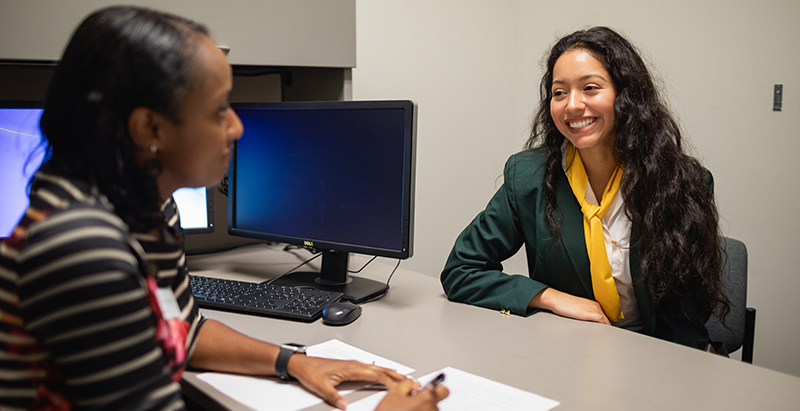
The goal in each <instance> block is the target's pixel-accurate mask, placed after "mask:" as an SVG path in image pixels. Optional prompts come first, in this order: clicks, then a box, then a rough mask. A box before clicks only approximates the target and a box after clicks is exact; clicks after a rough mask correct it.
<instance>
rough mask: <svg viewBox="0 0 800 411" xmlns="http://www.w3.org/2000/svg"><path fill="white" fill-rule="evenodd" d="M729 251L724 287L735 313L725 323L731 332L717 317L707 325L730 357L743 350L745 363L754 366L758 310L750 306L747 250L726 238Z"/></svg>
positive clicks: (710, 332) (724, 245)
mask: <svg viewBox="0 0 800 411" xmlns="http://www.w3.org/2000/svg"><path fill="white" fill-rule="evenodd" d="M721 240H722V246H723V248H724V249H725V254H723V256H722V257H723V259H724V263H725V266H724V267H723V269H722V284H723V287H724V289H725V293H726V294H727V296H728V299H729V300H730V301H731V311H730V313H729V314H728V317H727V318H726V319H725V324H726V325H727V328H726V327H725V326H724V325H722V322H721V321H720V320H719V318H718V317H717V316H716V315H712V316H711V318H709V320H708V322H706V328H707V329H708V334H709V336H710V337H711V341H714V342H721V343H723V344H725V348H726V349H727V350H728V353H732V352H734V351H736V350H738V349H739V348H740V347H741V348H742V361H744V362H747V363H751V364H752V363H753V339H754V337H755V329H756V309H755V308H752V307H748V306H747V247H745V245H744V243H743V242H741V241H739V240H735V239H733V238H728V237H722V238H721Z"/></svg>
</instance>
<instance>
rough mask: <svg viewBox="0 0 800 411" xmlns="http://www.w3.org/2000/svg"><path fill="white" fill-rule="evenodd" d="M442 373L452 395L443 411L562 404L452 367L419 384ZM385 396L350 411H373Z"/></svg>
mask: <svg viewBox="0 0 800 411" xmlns="http://www.w3.org/2000/svg"><path fill="white" fill-rule="evenodd" d="M440 372H443V373H444V374H445V379H444V382H443V383H442V385H444V386H445V387H447V389H448V390H450V395H449V396H448V397H447V398H445V399H444V400H442V401H441V402H439V410H440V411H473V410H475V411H519V410H531V411H547V410H551V409H553V408H555V407H556V406H558V405H559V404H560V403H559V402H558V401H554V400H551V399H549V398H545V397H542V396H540V395H536V394H533V393H530V392H527V391H523V390H520V389H517V388H514V387H509V386H508V385H505V384H501V383H499V382H497V381H492V380H489V379H486V378H483V377H479V376H477V375H474V374H470V373H468V372H465V371H461V370H458V369H455V368H452V367H447V368H444V369H442V370H440V371H436V372H433V373H430V374H428V375H426V376H424V377H422V378H420V379H419V382H420V384H423V385H424V384H427V383H428V382H429V381H430V380H432V379H433V378H434V377H435V376H436V375H438V374H439V373H440ZM384 396H386V393H385V392H381V393H378V394H374V395H371V396H369V397H366V398H364V399H362V400H359V401H356V402H354V403H352V404H350V405H348V406H347V410H348V411H372V410H374V409H375V407H377V406H378V403H380V402H381V400H382V399H383V397H384Z"/></svg>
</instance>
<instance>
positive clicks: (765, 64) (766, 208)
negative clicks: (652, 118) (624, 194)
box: [352, 0, 800, 376]
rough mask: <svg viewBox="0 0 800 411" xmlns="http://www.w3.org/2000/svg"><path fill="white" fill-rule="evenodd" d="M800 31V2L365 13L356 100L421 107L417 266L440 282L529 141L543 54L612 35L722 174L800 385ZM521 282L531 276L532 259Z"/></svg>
mask: <svg viewBox="0 0 800 411" xmlns="http://www.w3.org/2000/svg"><path fill="white" fill-rule="evenodd" d="M564 4H569V7H565V6H564ZM797 21H800V2H797V1H796V0H783V1H780V0H765V1H763V2H750V1H740V0H737V1H721V0H715V1H705V2H703V1H700V2H698V1H690V0H674V1H669V2H641V1H627V0H610V1H606V2H596V1H586V0H575V1H571V2H569V3H564V2H553V1H531V0H469V1H465V0H381V1H378V0H358V1H357V2H356V26H357V30H356V42H357V68H356V69H354V70H353V80H352V84H353V98H354V99H395V98H398V99H400V98H402V99H412V100H414V101H416V102H417V103H418V105H419V123H418V142H419V144H418V152H417V203H416V236H415V256H414V257H413V258H412V259H411V260H409V261H407V262H404V263H403V266H404V267H406V268H409V269H413V270H415V271H420V272H423V273H426V274H429V275H431V276H438V274H439V271H440V270H441V267H442V265H443V264H444V261H445V259H446V257H447V254H448V252H449V250H450V247H451V246H452V243H453V240H454V239H455V237H456V236H457V235H458V233H459V232H460V231H461V229H463V227H464V226H466V224H467V223H468V222H469V221H470V220H471V219H472V218H473V217H474V216H475V215H476V214H477V213H478V212H479V211H480V210H482V209H483V207H484V206H485V204H486V202H487V201H488V200H489V198H490V197H491V195H492V194H493V193H494V191H495V190H496V189H497V187H499V185H500V184H502V178H501V177H500V176H501V174H502V167H503V164H504V162H505V160H506V158H507V157H508V156H509V155H510V154H512V153H514V152H515V151H518V150H519V149H520V148H521V146H522V144H523V143H524V141H525V139H526V136H527V131H528V125H529V120H530V113H531V112H532V111H533V110H534V108H535V106H536V101H537V98H538V90H537V85H538V80H539V78H540V76H541V67H540V64H539V63H540V60H541V57H542V55H543V53H544V52H545V51H546V50H547V49H548V48H549V47H550V46H551V45H552V43H553V42H554V40H555V39H556V38H557V37H558V36H560V35H563V34H566V33H569V32H571V31H573V30H575V29H579V28H585V27H587V26H591V25H608V26H611V27H613V28H615V29H617V30H618V31H620V32H622V33H624V34H625V35H627V36H628V37H629V38H630V39H631V40H632V41H633V42H634V43H635V44H636V45H637V46H638V47H640V49H641V51H642V52H643V54H644V56H645V57H646V59H647V60H648V61H649V62H650V63H651V65H652V68H653V69H654V71H655V72H656V73H657V75H658V76H660V77H661V79H662V80H663V82H664V87H665V91H666V95H667V97H668V99H669V102H670V104H671V106H672V108H673V110H674V111H675V112H676V114H677V115H678V117H679V118H680V120H681V122H682V125H683V128H684V131H685V134H686V136H687V137H688V140H689V141H690V144H691V145H692V146H693V148H694V150H693V152H694V153H695V154H696V155H697V156H698V157H699V158H700V159H701V160H702V161H703V162H704V164H705V165H706V166H707V167H708V168H709V169H711V171H712V172H713V173H714V175H715V178H716V194H717V200H718V203H719V206H720V211H721V215H722V222H721V223H722V229H723V231H724V233H725V234H726V235H728V236H731V237H734V238H738V239H740V240H742V241H744V242H745V244H747V246H748V249H749V253H750V285H749V305H751V306H754V307H756V308H757V309H758V319H757V329H756V347H755V355H754V358H755V364H756V365H760V366H764V367H767V368H771V369H774V370H778V371H781V372H786V373H790V374H794V375H798V376H800V353H799V352H798V350H797V349H796V347H797V346H798V341H800V297H798V295H797V292H798V291H800V268H798V263H797V262H796V261H795V258H796V255H798V254H800V251H798V246H800V213H797V212H795V209H796V208H797V206H798V204H800V183H798V178H797V176H798V175H800V162H798V161H796V160H795V158H796V156H797V153H798V151H800V140H798V138H797V136H798V132H797V131H796V130H791V129H790V119H791V120H795V121H796V120H797V119H798V106H799V105H800V98H798V96H800V80H799V79H798V77H799V76H798V69H797V67H800V43H798V41H799V40H800V25H798V24H797ZM776 83H780V84H783V85H784V109H783V111H782V112H773V111H772V88H773V85H774V84H776ZM506 268H507V271H509V272H514V273H524V272H525V265H524V259H520V258H515V259H514V261H512V262H511V263H510V264H507V265H506Z"/></svg>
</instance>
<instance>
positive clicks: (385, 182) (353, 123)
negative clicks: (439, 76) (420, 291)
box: [228, 101, 416, 302]
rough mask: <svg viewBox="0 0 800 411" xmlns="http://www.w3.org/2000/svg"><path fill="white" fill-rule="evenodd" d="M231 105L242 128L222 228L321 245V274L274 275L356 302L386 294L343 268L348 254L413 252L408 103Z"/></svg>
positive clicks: (412, 110) (412, 116)
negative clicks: (224, 225)
mask: <svg viewBox="0 0 800 411" xmlns="http://www.w3.org/2000/svg"><path fill="white" fill-rule="evenodd" d="M232 106H233V108H234V110H235V111H236V113H237V114H238V115H239V117H240V118H241V120H242V123H243V125H244V130H245V131H244V135H243V136H242V138H241V139H240V140H239V141H238V142H237V143H236V145H235V149H234V153H233V159H232V162H231V170H230V172H229V175H230V178H229V181H228V184H229V187H228V188H229V189H228V232H229V233H230V234H231V235H234V236H244V237H250V238H257V239H263V240H268V241H277V242H283V243H288V244H295V245H300V246H309V247H313V248H315V249H318V250H320V251H322V252H323V257H322V267H321V270H320V272H318V273H316V272H315V273H308V272H305V273H292V274H289V275H287V276H283V277H281V278H279V279H277V280H276V281H275V282H274V283H277V284H282V285H290V286H312V287H314V288H319V289H325V290H333V291H341V292H343V293H344V299H346V300H351V301H355V302H363V301H365V300H368V299H371V298H374V297H376V296H379V295H381V294H382V293H384V292H386V284H384V283H381V282H377V281H372V280H369V279H365V278H358V277H354V276H350V275H349V274H348V261H349V253H360V254H367V255H375V256H382V257H390V258H398V259H405V258H408V257H411V255H412V253H413V250H412V245H413V237H414V236H413V228H414V167H415V150H416V144H415V137H416V107H415V105H414V103H413V102H411V101H363V102H361V101H359V102H353V101H335V102H304V103H261V104H245V103H237V104H233V105H232Z"/></svg>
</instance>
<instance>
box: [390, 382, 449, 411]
mask: <svg viewBox="0 0 800 411" xmlns="http://www.w3.org/2000/svg"><path fill="white" fill-rule="evenodd" d="M417 388H419V383H417V382H414V380H411V379H409V380H406V381H403V382H401V383H400V384H398V385H396V386H395V387H394V388H392V389H390V390H389V392H387V393H386V397H384V399H383V401H381V403H380V404H378V408H376V409H375V411H405V410H408V411H412V410H413V411H435V410H438V409H439V408H438V407H437V406H436V404H437V403H438V402H439V401H441V400H443V399H445V398H447V396H448V395H449V394H450V392H449V391H448V390H447V388H445V387H443V386H441V385H440V386H438V387H436V388H433V389H424V390H421V391H419V392H418V393H417V394H416V395H413V394H412V393H413V392H414V390H416V389H417Z"/></svg>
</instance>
